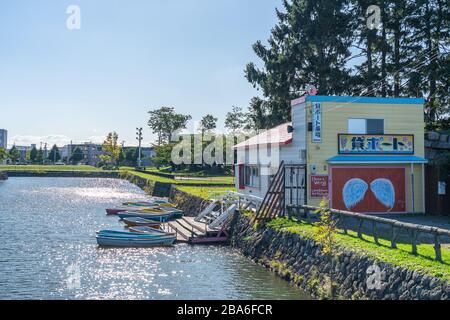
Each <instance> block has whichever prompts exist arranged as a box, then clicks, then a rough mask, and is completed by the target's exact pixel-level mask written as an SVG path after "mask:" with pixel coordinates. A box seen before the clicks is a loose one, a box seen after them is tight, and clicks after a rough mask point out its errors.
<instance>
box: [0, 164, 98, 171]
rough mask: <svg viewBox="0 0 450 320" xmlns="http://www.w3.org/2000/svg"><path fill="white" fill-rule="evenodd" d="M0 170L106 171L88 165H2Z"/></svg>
mask: <svg viewBox="0 0 450 320" xmlns="http://www.w3.org/2000/svg"><path fill="white" fill-rule="evenodd" d="M0 170H4V171H39V172H46V171H91V172H94V171H97V172H98V171H105V170H103V169H102V168H97V167H93V166H87V165H20V166H17V165H0Z"/></svg>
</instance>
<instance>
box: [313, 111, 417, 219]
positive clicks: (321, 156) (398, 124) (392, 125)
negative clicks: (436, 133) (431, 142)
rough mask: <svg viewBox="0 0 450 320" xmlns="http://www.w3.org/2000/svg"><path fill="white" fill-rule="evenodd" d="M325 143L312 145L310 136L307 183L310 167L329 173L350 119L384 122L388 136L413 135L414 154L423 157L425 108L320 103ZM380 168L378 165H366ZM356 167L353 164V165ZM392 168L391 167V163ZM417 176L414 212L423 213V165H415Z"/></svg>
mask: <svg viewBox="0 0 450 320" xmlns="http://www.w3.org/2000/svg"><path fill="white" fill-rule="evenodd" d="M311 105H312V103H311V102H308V103H307V108H308V112H307V116H308V122H311ZM321 105H322V142H321V143H312V142H311V132H308V134H307V164H308V181H310V179H309V176H310V174H311V169H310V168H311V165H313V164H314V165H316V168H317V170H316V174H329V172H328V171H329V165H328V163H327V159H329V158H331V157H333V156H336V155H338V134H339V133H348V131H347V130H348V128H347V126H348V119H349V118H365V119H371V118H373V119H384V133H385V134H413V135H414V155H415V156H418V157H424V153H425V149H424V114H423V106H422V105H417V104H416V105H413V104H370V103H336V102H321ZM366 165H372V166H373V165H377V164H366ZM352 166H353V164H352ZM389 166H392V164H390V165H389ZM402 166H407V170H406V176H407V179H406V181H407V184H406V198H407V211H408V212H412V204H411V193H412V192H411V184H410V183H411V182H410V180H411V179H410V165H409V164H408V165H406V164H402ZM414 173H415V178H414V179H415V196H414V198H415V201H414V202H415V212H423V202H422V201H423V199H422V172H421V165H420V164H416V165H414ZM319 202H320V199H312V198H310V197H309V192H308V204H311V205H318V204H319Z"/></svg>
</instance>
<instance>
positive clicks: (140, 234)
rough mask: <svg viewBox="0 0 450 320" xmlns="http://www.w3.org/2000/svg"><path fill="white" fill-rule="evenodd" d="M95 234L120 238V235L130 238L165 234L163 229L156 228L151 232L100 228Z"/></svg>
mask: <svg viewBox="0 0 450 320" xmlns="http://www.w3.org/2000/svg"><path fill="white" fill-rule="evenodd" d="M97 235H99V236H103V237H114V238H122V237H131V238H133V237H134V238H136V237H137V238H142V237H162V236H166V235H171V234H166V233H165V232H164V231H159V232H158V230H157V229H154V231H153V232H150V231H148V232H146V233H143V232H130V231H120V230H100V231H97Z"/></svg>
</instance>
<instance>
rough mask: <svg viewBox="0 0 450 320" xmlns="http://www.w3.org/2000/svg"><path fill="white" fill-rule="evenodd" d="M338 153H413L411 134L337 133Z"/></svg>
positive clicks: (412, 137)
mask: <svg viewBox="0 0 450 320" xmlns="http://www.w3.org/2000/svg"><path fill="white" fill-rule="evenodd" d="M338 148H339V150H338V152H339V154H414V136H413V135H395V134H381V135H371V134H339V135H338Z"/></svg>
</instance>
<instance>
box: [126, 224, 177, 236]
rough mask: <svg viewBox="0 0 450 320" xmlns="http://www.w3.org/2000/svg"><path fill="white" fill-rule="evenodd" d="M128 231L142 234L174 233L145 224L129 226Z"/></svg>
mask: <svg viewBox="0 0 450 320" xmlns="http://www.w3.org/2000/svg"><path fill="white" fill-rule="evenodd" d="M130 231H131V232H135V233H142V234H160V235H174V233H170V232H166V231H164V230H161V229H155V228H152V227H147V226H138V227H130Z"/></svg>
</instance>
